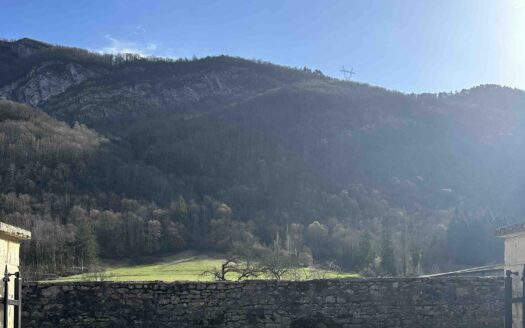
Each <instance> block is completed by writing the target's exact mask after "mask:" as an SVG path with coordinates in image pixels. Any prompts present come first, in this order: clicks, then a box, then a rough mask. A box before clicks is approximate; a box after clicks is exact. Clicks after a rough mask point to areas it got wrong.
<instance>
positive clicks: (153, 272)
mask: <svg viewBox="0 0 525 328" xmlns="http://www.w3.org/2000/svg"><path fill="white" fill-rule="evenodd" d="M222 262H223V260H222V259H218V258H199V257H190V258H187V259H181V260H174V261H162V262H158V263H152V264H144V265H124V266H111V267H107V268H106V270H105V271H104V272H103V273H98V274H90V273H88V274H78V275H74V276H69V277H63V278H59V279H56V280H53V281H64V282H65V281H88V280H108V281H155V280H159V281H213V276H212V275H211V274H203V272H205V271H207V270H208V271H209V270H211V269H212V268H220V266H221V264H222ZM359 277H360V276H359V274H356V273H347V272H338V271H331V270H321V269H316V268H295V269H291V270H290V271H289V272H287V273H286V274H285V275H284V277H283V279H286V280H311V279H334V278H359ZM227 278H228V279H229V280H237V276H236V274H235V273H230V274H228V275H227ZM258 279H269V277H267V276H260V277H258Z"/></svg>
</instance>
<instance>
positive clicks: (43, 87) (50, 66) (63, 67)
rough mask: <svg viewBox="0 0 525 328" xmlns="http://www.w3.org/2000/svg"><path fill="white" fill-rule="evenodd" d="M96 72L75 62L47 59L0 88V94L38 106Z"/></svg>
mask: <svg viewBox="0 0 525 328" xmlns="http://www.w3.org/2000/svg"><path fill="white" fill-rule="evenodd" d="M94 76H96V73H95V72H93V71H91V70H88V69H86V68H84V67H83V66H81V65H78V64H75V63H63V62H60V61H48V62H44V63H42V64H41V65H39V66H37V67H34V68H33V69H32V70H31V71H30V72H29V73H28V74H27V75H26V76H24V77H23V78H21V79H18V80H16V81H14V82H12V83H10V84H8V85H5V86H3V87H2V88H0V95H2V96H4V97H6V98H8V99H13V100H16V101H18V102H21V103H25V104H28V105H31V106H40V105H42V104H43V103H44V102H45V101H47V100H49V99H50V98H51V97H53V96H56V95H59V94H62V93H64V92H65V91H66V90H68V89H69V88H71V87H72V86H75V85H78V84H80V83H82V82H84V81H86V80H87V79H88V78H91V77H94Z"/></svg>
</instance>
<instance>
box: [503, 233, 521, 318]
mask: <svg viewBox="0 0 525 328" xmlns="http://www.w3.org/2000/svg"><path fill="white" fill-rule="evenodd" d="M524 264H525V233H523V234H516V235H511V236H506V237H505V271H507V270H511V271H512V272H518V276H515V275H513V276H512V293H513V297H520V296H521V294H522V285H521V277H522V274H523V272H522V271H523V265H524ZM512 317H513V325H512V326H513V327H516V328H521V327H522V317H523V314H522V305H521V303H516V304H513V305H512Z"/></svg>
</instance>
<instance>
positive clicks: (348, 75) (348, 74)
mask: <svg viewBox="0 0 525 328" xmlns="http://www.w3.org/2000/svg"><path fill="white" fill-rule="evenodd" d="M339 71H340V72H341V73H343V78H344V79H345V80H346V81H350V80H351V79H352V76H354V75H355V72H354V69H353V68H351V69H350V70H347V69H346V68H345V67H344V66H343V68H341V69H340V70H339Z"/></svg>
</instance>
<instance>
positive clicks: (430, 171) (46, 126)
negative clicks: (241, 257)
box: [0, 39, 525, 274]
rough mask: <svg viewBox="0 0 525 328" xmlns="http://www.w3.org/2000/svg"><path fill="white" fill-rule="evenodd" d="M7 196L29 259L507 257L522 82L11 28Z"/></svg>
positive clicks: (520, 189)
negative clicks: (456, 85) (71, 42)
mask: <svg viewBox="0 0 525 328" xmlns="http://www.w3.org/2000/svg"><path fill="white" fill-rule="evenodd" d="M0 97H3V98H4V100H1V101H0V153H1V157H0V208H1V212H0V213H1V214H0V216H1V218H2V220H4V221H6V222H8V223H11V224H16V225H19V226H22V227H26V228H28V229H31V230H32V232H33V236H34V238H33V240H32V241H31V242H29V243H28V244H26V245H25V246H24V248H23V260H24V261H25V263H26V264H27V265H30V266H32V268H33V269H34V270H38V271H45V272H60V271H64V270H65V271H67V270H70V268H72V267H79V266H88V265H91V264H93V263H94V262H95V261H96V259H97V258H106V259H109V258H123V257H138V256H144V255H155V254H162V253H171V252H176V251H180V250H184V249H200V250H216V251H231V250H237V249H239V248H244V249H255V250H264V249H269V248H272V249H275V248H278V249H281V250H282V251H283V252H287V253H289V254H293V255H294V257H295V258H296V259H297V261H298V263H301V264H310V263H311V262H315V263H317V264H320V265H323V264H325V265H326V264H328V263H330V264H331V265H333V264H334V263H335V264H336V265H338V266H339V267H341V268H343V269H345V270H355V271H358V270H359V271H366V272H370V273H383V274H396V273H403V274H414V273H416V272H418V271H419V272H420V271H427V272H430V271H436V270H443V269H446V268H449V267H453V266H461V265H481V264H484V263H488V262H497V261H500V260H501V257H502V249H501V244H500V242H499V241H498V240H496V239H495V238H494V237H493V229H494V228H495V227H497V226H499V225H503V224H506V223H509V222H513V221H518V220H520V219H521V218H522V217H523V216H524V214H525V207H524V205H523V202H522V199H521V195H523V193H524V191H525V169H524V168H523V165H522V163H523V162H524V160H525V152H524V151H523V149H524V148H523V146H524V145H523V143H524V141H525V138H524V137H525V124H524V123H525V93H524V92H523V91H520V90H515V89H509V88H505V87H500V86H494V85H486V86H479V87H475V88H472V89H468V90H463V91H460V92H456V93H441V94H419V95H407V94H402V93H399V92H394V91H390V90H386V89H383V88H378V87H373V86H369V85H364V84H359V83H355V82H347V81H339V80H336V79H332V78H329V77H326V76H323V74H322V73H321V72H319V71H312V70H309V69H306V68H305V69H292V68H287V67H282V66H276V65H273V64H269V63H264V62H257V61H249V60H244V59H241V58H233V57H228V56H219V57H209V58H202V59H193V60H187V59H180V60H167V59H159V58H141V57H138V56H136V55H118V56H113V55H100V54H95V53H91V52H88V51H86V50H82V49H74V48H66V47H59V46H52V45H48V44H45V43H41V42H37V41H33V40H29V39H22V40H18V41H12V42H9V41H0Z"/></svg>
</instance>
